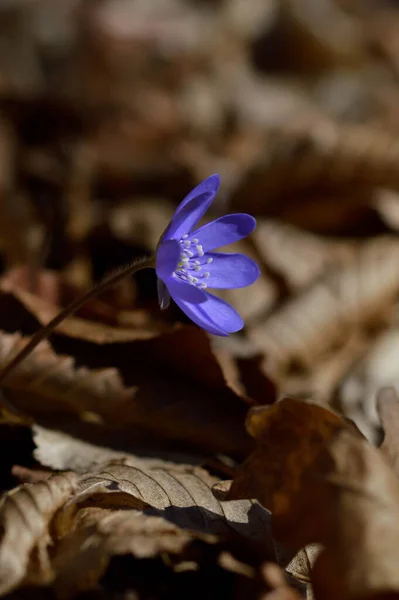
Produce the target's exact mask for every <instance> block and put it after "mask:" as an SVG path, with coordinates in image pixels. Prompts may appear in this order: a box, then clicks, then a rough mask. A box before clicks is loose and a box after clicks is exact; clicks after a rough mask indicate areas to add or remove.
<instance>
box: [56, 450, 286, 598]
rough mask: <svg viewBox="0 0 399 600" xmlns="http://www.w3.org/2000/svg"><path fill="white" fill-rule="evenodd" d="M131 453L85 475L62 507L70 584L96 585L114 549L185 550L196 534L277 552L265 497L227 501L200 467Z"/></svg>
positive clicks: (62, 584)
mask: <svg viewBox="0 0 399 600" xmlns="http://www.w3.org/2000/svg"><path fill="white" fill-rule="evenodd" d="M129 460H130V459H129V458H128V457H127V458H126V461H127V462H128V461H129ZM126 461H125V463H124V464H115V463H111V464H109V465H107V466H106V467H105V468H104V469H103V470H102V471H98V472H94V473H88V474H86V475H84V476H83V477H82V478H81V480H80V483H79V489H78V490H77V493H76V494H75V496H74V497H73V498H72V499H71V500H70V501H69V502H67V503H66V504H65V506H64V507H63V509H62V510H61V511H59V513H58V516H57V519H56V521H55V523H54V527H55V530H56V531H57V532H58V536H59V537H63V539H62V541H61V543H60V544H59V545H58V547H57V549H56V552H55V554H54V565H53V568H54V570H55V571H56V572H57V579H56V583H55V585H56V587H59V588H60V589H62V590H63V592H65V590H68V591H69V592H70V591H71V590H72V591H76V590H78V589H82V588H84V587H86V586H88V587H90V586H91V585H93V584H94V583H95V582H96V581H97V580H98V578H99V577H100V576H101V574H102V573H103V572H104V570H105V569H106V567H107V563H108V561H109V560H110V558H111V557H112V556H113V555H116V554H133V555H134V556H135V557H137V558H149V557H153V556H157V555H159V554H162V553H164V552H166V553H172V554H180V553H182V551H183V550H184V549H185V548H186V546H188V545H189V544H191V543H192V542H193V541H195V540H201V541H203V542H205V543H208V544H209V543H211V544H216V543H218V544H222V543H223V544H227V543H233V544H236V545H237V547H240V546H241V547H246V548H247V549H250V548H252V551H255V552H256V553H257V554H258V555H259V556H260V557H273V559H272V560H276V559H277V554H276V548H275V546H274V543H273V540H272V538H271V536H270V531H269V514H268V513H267V511H265V510H264V509H263V508H262V507H260V506H259V504H257V503H254V502H253V501H248V500H246V501H239V502H235V501H234V502H222V503H221V502H219V501H218V500H217V499H216V498H215V496H214V495H213V493H212V489H211V487H212V486H213V484H214V483H215V481H217V480H216V479H215V478H214V477H211V476H210V475H209V474H208V473H207V472H206V471H204V470H203V469H200V468H198V467H190V466H188V465H181V466H178V465H171V464H170V463H169V464H168V463H164V464H163V465H162V466H161V465H159V466H158V467H152V468H150V467H148V465H147V466H146V465H145V464H144V462H143V461H142V462H141V466H139V465H140V461H136V464H126ZM158 462H159V463H160V462H161V461H158ZM82 565H84V568H82ZM88 574H89V575H88Z"/></svg>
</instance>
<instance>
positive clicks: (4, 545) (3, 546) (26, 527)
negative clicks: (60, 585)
mask: <svg viewBox="0 0 399 600" xmlns="http://www.w3.org/2000/svg"><path fill="white" fill-rule="evenodd" d="M76 485H77V477H76V475H75V474H73V473H63V474H60V475H53V476H52V477H50V478H49V479H48V480H47V481H44V482H40V483H36V484H32V485H30V484H26V485H22V486H21V487H18V488H15V489H14V490H12V491H11V492H9V493H7V494H5V496H3V498H2V499H1V504H0V524H1V529H2V535H1V539H0V593H1V594H5V593H6V592H9V591H10V590H12V589H14V588H15V587H17V586H18V585H19V584H20V583H21V581H22V580H24V579H25V578H26V577H27V576H28V577H30V576H31V575H33V576H34V577H33V579H34V580H35V581H37V582H41V583H45V582H46V581H47V580H48V579H49V578H50V576H51V567H50V561H49V557H48V555H47V546H48V545H49V544H50V543H51V537H50V533H49V523H50V521H51V520H52V518H53V517H54V514H55V512H56V511H57V510H58V509H59V508H60V507H61V506H62V505H63V504H65V502H66V501H67V500H68V499H69V498H70V496H71V495H72V494H73V492H74V490H75V489H76ZM34 549H36V552H37V558H36V560H35V557H34V556H33V554H32V552H33V550H34ZM30 561H34V564H35V566H34V569H33V573H32V571H31V568H30V566H29V563H30Z"/></svg>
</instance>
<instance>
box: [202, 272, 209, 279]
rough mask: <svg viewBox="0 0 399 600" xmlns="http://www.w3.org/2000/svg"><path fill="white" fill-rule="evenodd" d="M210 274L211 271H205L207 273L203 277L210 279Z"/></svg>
mask: <svg viewBox="0 0 399 600" xmlns="http://www.w3.org/2000/svg"><path fill="white" fill-rule="evenodd" d="M209 275H210V273H209V271H205V273H204V274H203V275H202V277H204V278H205V279H208V277H209Z"/></svg>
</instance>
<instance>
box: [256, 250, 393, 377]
mask: <svg viewBox="0 0 399 600" xmlns="http://www.w3.org/2000/svg"><path fill="white" fill-rule="evenodd" d="M398 252H399V245H398V243H397V241H396V240H395V239H394V238H393V239H390V238H381V239H378V238H377V239H376V240H373V241H372V242H369V243H366V244H364V245H363V246H361V247H360V248H359V251H358V253H357V254H356V255H355V257H354V258H353V259H352V260H350V261H348V263H347V264H344V265H341V266H339V267H338V266H337V267H335V268H334V269H332V270H331V271H330V272H328V273H327V274H326V275H325V276H324V277H322V278H319V279H316V281H315V282H314V283H312V285H311V286H310V287H308V288H306V289H305V290H303V291H301V292H300V293H299V294H298V295H297V296H296V297H294V298H293V299H291V300H288V301H287V302H286V303H285V304H283V305H282V307H281V308H279V309H277V310H276V311H275V312H274V313H273V314H272V315H271V316H270V317H269V318H267V319H266V320H265V321H264V322H263V323H261V324H258V325H257V326H256V327H253V329H252V330H251V332H250V335H251V338H252V339H253V340H254V341H255V342H256V344H257V346H258V347H259V348H260V349H261V350H262V351H264V352H265V354H266V355H267V357H268V361H269V363H270V364H271V365H273V367H272V368H273V369H283V370H285V369H289V367H290V364H294V365H297V366H298V365H299V366H302V367H305V368H309V369H310V368H312V367H313V366H314V364H315V363H316V362H317V361H318V360H320V357H323V356H325V355H326V353H327V352H328V351H329V350H330V349H331V348H332V347H336V346H337V345H339V344H342V343H343V342H344V341H345V340H347V339H348V336H349V335H350V334H351V333H353V332H356V331H359V330H360V331H361V329H362V328H365V327H370V326H372V325H373V326H375V325H378V324H379V325H380V327H381V326H383V325H384V319H386V317H387V315H389V313H390V311H392V310H393V307H394V302H395V300H396V297H397V294H398V291H399V278H398V270H397V261H398Z"/></svg>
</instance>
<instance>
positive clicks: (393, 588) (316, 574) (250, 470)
mask: <svg viewBox="0 0 399 600" xmlns="http://www.w3.org/2000/svg"><path fill="white" fill-rule="evenodd" d="M249 427H250V429H251V432H252V433H253V435H255V437H256V439H257V443H258V447H257V449H256V450H255V451H254V453H253V454H252V455H251V456H250V457H249V458H248V459H247V461H246V462H245V463H244V464H243V466H242V467H241V469H240V472H239V473H238V475H237V478H236V480H235V481H234V482H233V485H232V488H231V491H230V494H229V497H230V498H235V497H241V498H242V497H256V498H258V499H259V500H260V501H261V502H262V503H263V504H265V505H266V506H268V507H269V508H270V509H271V511H272V514H273V530H274V531H275V533H276V536H277V539H279V540H280V541H282V542H283V543H286V544H289V545H290V546H292V547H293V548H300V547H302V546H303V545H305V544H309V543H315V542H317V543H320V544H322V546H323V547H324V549H323V550H322V552H321V553H320V555H319V556H318V558H317V559H316V563H315V566H314V569H313V573H312V583H313V586H314V589H315V593H316V598H320V599H322V600H330V599H331V600H332V599H333V598H342V599H345V600H347V599H348V600H349V599H352V598H366V597H367V598H369V597H377V595H378V594H383V593H399V574H398V570H397V561H396V550H395V548H397V545H398V543H399V481H398V480H397V478H396V477H395V475H394V473H393V472H392V470H391V469H390V468H389V466H388V464H387V463H386V462H385V459H384V457H383V455H382V453H381V452H380V451H379V450H377V449H376V448H373V447H372V446H370V445H369V444H368V443H367V441H366V440H365V439H364V438H362V437H361V436H360V435H359V434H358V433H357V431H356V430H355V429H354V428H353V427H352V426H351V425H350V424H349V423H347V422H345V421H344V420H343V419H340V418H339V417H338V416H337V415H334V414H333V413H331V412H329V411H327V410H325V409H323V408H321V407H317V406H312V405H308V404H304V403H301V402H298V401H293V400H283V401H281V402H279V403H278V404H277V405H275V406H273V407H271V408H270V409H267V410H264V409H263V410H259V409H258V410H257V411H255V410H254V411H253V413H252V415H251V417H250V419H249ZM359 540H362V542H361V544H360V543H359ZM373 594H374V595H375V596H373ZM378 597H379V596H378Z"/></svg>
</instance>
